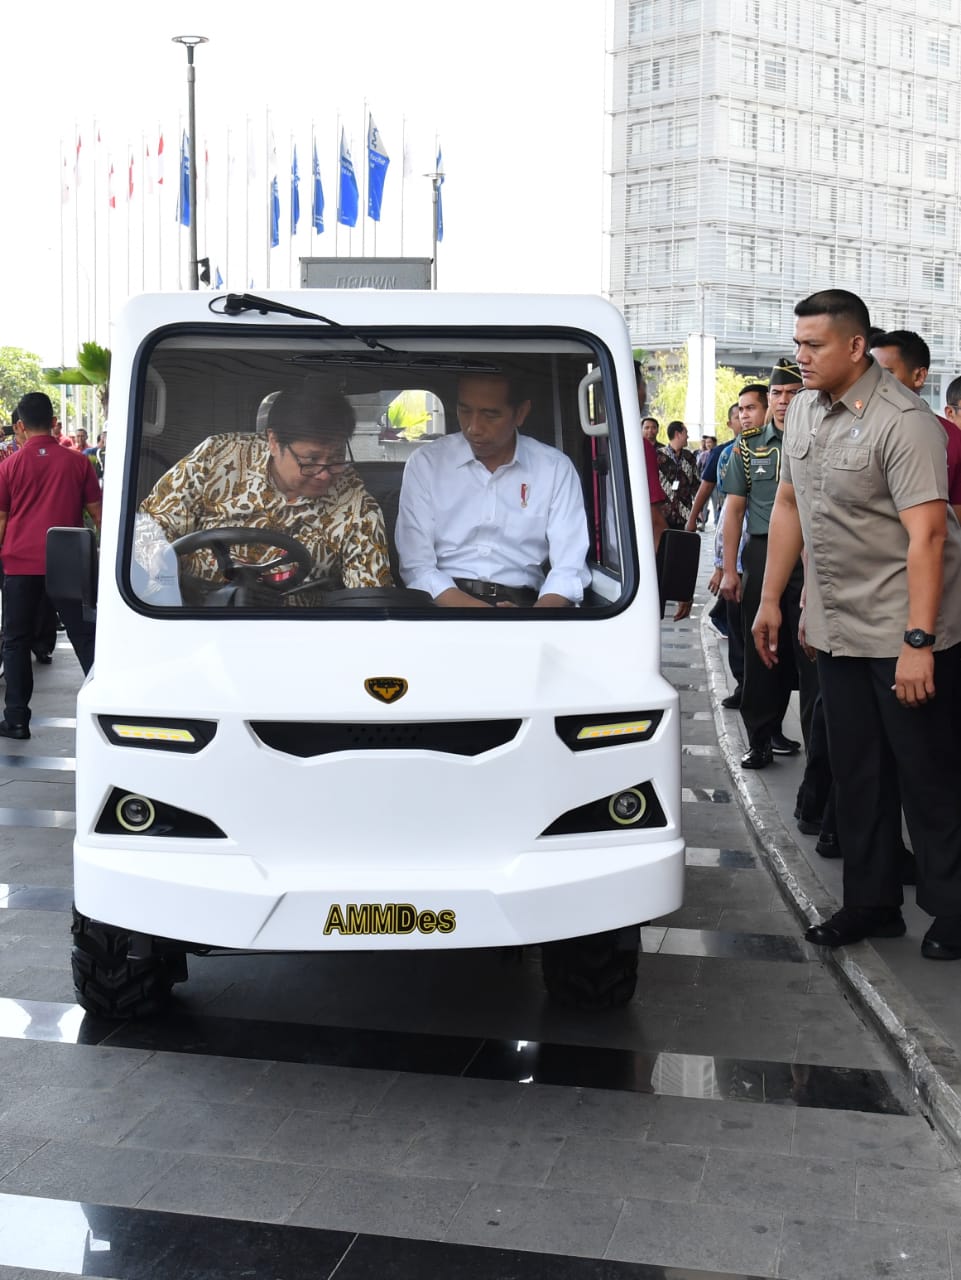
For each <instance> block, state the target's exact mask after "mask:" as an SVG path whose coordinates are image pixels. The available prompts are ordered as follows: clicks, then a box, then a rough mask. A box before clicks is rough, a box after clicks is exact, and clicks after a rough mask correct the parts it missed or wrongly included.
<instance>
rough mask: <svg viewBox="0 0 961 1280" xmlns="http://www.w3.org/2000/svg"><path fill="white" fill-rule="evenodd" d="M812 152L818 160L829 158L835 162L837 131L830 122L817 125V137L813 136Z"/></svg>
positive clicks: (836, 156)
mask: <svg viewBox="0 0 961 1280" xmlns="http://www.w3.org/2000/svg"><path fill="white" fill-rule="evenodd" d="M814 154H815V155H816V156H817V158H818V160H831V161H834V162H836V161H837V158H838V131H837V129H836V128H835V127H834V125H832V124H822V125H819V126H818V131H817V137H816V138H815V144H814Z"/></svg>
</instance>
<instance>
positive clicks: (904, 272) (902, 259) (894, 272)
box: [886, 253, 908, 289]
mask: <svg viewBox="0 0 961 1280" xmlns="http://www.w3.org/2000/svg"><path fill="white" fill-rule="evenodd" d="M886 275H887V285H888V288H889V289H906V288H907V287H908V255H907V254H906V253H889V254H888V261H887V272H886Z"/></svg>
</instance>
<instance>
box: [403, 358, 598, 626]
mask: <svg viewBox="0 0 961 1280" xmlns="http://www.w3.org/2000/svg"><path fill="white" fill-rule="evenodd" d="M530 408H531V402H530V400H529V399H528V398H527V397H526V395H525V394H524V392H523V390H522V389H521V388H520V387H519V386H518V385H516V384H515V382H514V380H513V379H511V378H508V377H507V376H505V375H501V374H476V375H475V374H468V375H465V376H464V377H463V378H461V379H460V381H459V383H458V386H457V420H458V422H459V424H460V434H459V435H449V436H444V437H443V438H442V439H440V440H435V441H432V442H430V443H428V444H424V445H421V447H420V448H419V449H418V450H417V452H416V453H415V454H413V455H412V456H411V458H410V459H409V461H408V463H407V466H406V467H405V469H404V480H403V485H402V487H401V494H400V510H399V513H398V517H397V527H396V531H395V536H396V541H397V551H398V554H399V556H400V571H401V577H402V578H403V579H404V582H405V583H406V585H407V586H408V587H412V588H415V589H417V590H421V591H427V592H429V594H430V595H431V596H432V597H433V600H434V603H435V604H437V605H441V606H443V607H446V608H481V609H483V608H489V607H491V606H511V605H533V606H534V607H536V608H557V607H559V606H564V605H574V604H580V602H581V600H582V599H583V596H584V588H585V587H586V586H587V584H588V583H589V582H590V573H589V571H588V569H587V564H586V560H587V551H588V546H589V540H588V527H587V518H586V515H585V512H584V500H583V496H582V492H581V486H580V481H579V480H578V478H577V472H576V471H575V470H574V467H573V465H572V463H571V461H570V459H569V458H567V457H566V456H565V455H564V454H563V453H561V452H560V450H559V449H553V448H551V447H550V446H549V445H546V444H541V443H540V441H538V440H534V439H532V438H531V437H530V436H524V435H521V434H519V430H518V429H519V428H520V427H521V426H522V425H523V423H524V420H525V418H526V417H527V415H528V414H529V413H530ZM545 563H546V564H548V565H549V568H548V570H547V571H546V572H545V569H544V565H545Z"/></svg>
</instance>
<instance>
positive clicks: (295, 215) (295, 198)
mask: <svg viewBox="0 0 961 1280" xmlns="http://www.w3.org/2000/svg"><path fill="white" fill-rule="evenodd" d="M299 221H300V170H299V169H298V168H297V148H296V146H295V147H294V162H293V164H292V165H291V166H290V234H291V235H292V236H294V235H296V234H297V223H298V222H299Z"/></svg>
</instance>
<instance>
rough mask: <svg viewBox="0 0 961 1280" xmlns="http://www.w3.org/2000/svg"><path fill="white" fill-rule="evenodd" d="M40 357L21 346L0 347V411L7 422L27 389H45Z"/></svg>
mask: <svg viewBox="0 0 961 1280" xmlns="http://www.w3.org/2000/svg"><path fill="white" fill-rule="evenodd" d="M45 390H46V387H45V386H44V377H43V370H42V368H41V365H40V357H39V356H35V355H34V354H33V352H32V351H24V350H23V349H22V348H21V347H0V411H2V413H3V421H4V422H9V421H10V418H11V416H12V414H13V411H14V409H15V408H16V407H17V402H18V401H19V400H20V397H21V396H25V395H26V394H27V392H28V391H45Z"/></svg>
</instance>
